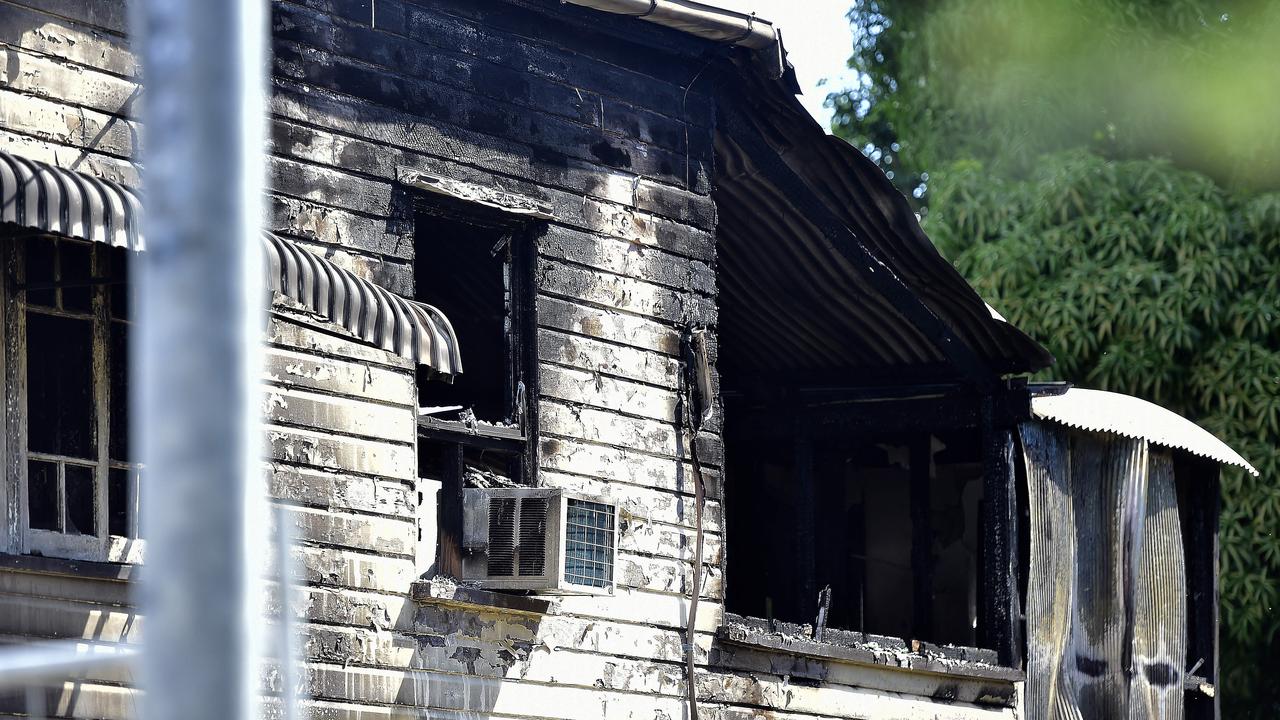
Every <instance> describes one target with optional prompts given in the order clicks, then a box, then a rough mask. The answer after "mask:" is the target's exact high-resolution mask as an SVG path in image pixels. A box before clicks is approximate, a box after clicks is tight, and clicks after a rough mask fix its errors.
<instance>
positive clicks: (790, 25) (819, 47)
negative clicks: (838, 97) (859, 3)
mask: <svg viewBox="0 0 1280 720" xmlns="http://www.w3.org/2000/svg"><path fill="white" fill-rule="evenodd" d="M711 4H714V5H717V6H719V7H724V8H729V9H731V10H737V11H738V12H746V13H749V12H754V13H755V14H756V16H758V17H760V18H763V19H765V20H768V21H770V22H772V23H773V24H774V26H775V27H778V28H780V29H781V30H782V44H783V46H784V47H786V49H787V56H788V57H789V58H790V59H791V64H792V65H794V66H795V68H796V76H797V78H799V80H800V87H801V88H802V89H803V90H804V94H803V95H801V96H800V101H801V102H802V103H804V106H805V108H806V109H807V110H808V111H809V114H810V115H813V116H814V118H816V119H817V120H818V122H819V123H821V124H822V126H823V127H827V128H829V127H830V126H831V111H830V110H827V109H824V108H823V107H822V101H823V100H825V99H826V97H827V93H829V92H832V91H834V90H839V89H841V88H844V87H848V86H850V85H852V84H853V78H854V75H853V73H852V72H851V71H850V70H849V69H848V68H847V67H846V65H845V63H846V62H847V61H848V60H849V54H850V52H852V50H853V34H852V32H851V31H850V29H849V21H848V20H846V19H845V14H846V13H848V12H849V6H850V5H852V4H853V3H852V0H711ZM824 79H825V80H826V81H827V83H826V85H824V86H819V82H820V81H822V80H824Z"/></svg>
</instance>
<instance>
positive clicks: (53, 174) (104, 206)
mask: <svg viewBox="0 0 1280 720" xmlns="http://www.w3.org/2000/svg"><path fill="white" fill-rule="evenodd" d="M0 222H9V223H15V224H17V225H21V226H23V227H30V228H37V229H40V230H45V231H47V232H51V233H57V234H59V235H66V236H68V237H74V238H81V239H83V240H92V241H94V242H103V243H107V244H109V245H114V246H116V247H123V248H129V249H131V250H141V249H142V202H141V200H140V199H139V198H138V195H137V193H135V192H134V191H133V190H130V189H129V188H126V187H124V186H123V185H120V184H119V183H115V182H112V181H110V180H103V179H101V178H96V177H93V176H91V175H85V174H82V173H78V172H72V171H69V170H63V169H62V168H59V167H55V166H53V165H49V164H48V163H42V162H38V161H35V160H28V159H26V158H23V157H18V156H17V155H11V154H9V153H7V152H4V151H0Z"/></svg>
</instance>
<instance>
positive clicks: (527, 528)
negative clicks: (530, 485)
mask: <svg viewBox="0 0 1280 720" xmlns="http://www.w3.org/2000/svg"><path fill="white" fill-rule="evenodd" d="M519 565H520V574H521V575H522V576H531V575H534V576H536V575H542V574H543V573H545V572H546V571H547V498H545V497H527V498H523V499H521V500H520V562H519Z"/></svg>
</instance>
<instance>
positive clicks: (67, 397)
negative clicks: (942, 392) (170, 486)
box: [4, 233, 141, 562]
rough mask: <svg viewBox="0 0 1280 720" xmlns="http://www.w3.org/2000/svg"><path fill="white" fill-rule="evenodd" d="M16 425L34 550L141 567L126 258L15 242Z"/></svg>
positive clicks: (12, 383) (10, 316)
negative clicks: (131, 427) (130, 406)
mask: <svg viewBox="0 0 1280 720" xmlns="http://www.w3.org/2000/svg"><path fill="white" fill-rule="evenodd" d="M4 249H5V251H6V253H7V255H8V262H7V265H8V272H7V273H6V276H7V277H6V285H7V292H6V293H5V306H6V309H5V318H6V321H5V338H6V342H5V345H6V348H5V352H6V365H7V366H8V370H7V378H6V392H7V394H8V397H9V407H11V408H14V407H16V408H17V409H18V413H17V414H16V416H10V417H9V418H7V420H8V423H7V434H8V441H9V444H10V447H11V448H14V449H15V450H16V453H17V455H18V456H19V457H21V458H22V461H21V462H20V463H19V464H17V465H11V468H14V469H15V471H16V472H17V473H19V477H17V478H10V482H11V487H12V486H14V485H13V483H16V489H17V492H16V493H14V497H16V498H18V499H19V504H20V505H21V508H20V509H21V516H22V518H23V523H22V530H23V534H22V537H21V539H20V541H19V543H17V544H18V545H19V546H20V547H21V548H22V550H23V551H25V552H28V553H32V554H42V555H51V556H58V557H67V558H72V559H81V560H106V561H115V562H123V561H136V560H138V559H140V553H141V549H140V544H139V543H137V542H135V541H136V540H137V538H138V512H137V510H138V505H137V502H138V492H137V488H138V476H139V467H138V465H137V463H135V462H134V458H133V456H132V454H131V451H130V447H129V437H128V425H129V423H128V415H127V412H126V409H127V405H128V380H127V368H128V340H127V338H128V332H129V328H130V325H131V321H130V315H129V311H128V306H129V301H130V299H129V296H128V292H129V285H128V283H127V278H126V251H125V250H123V249H120V248H112V247H108V246H106V245H103V244H100V243H90V242H85V241H81V240H73V239H69V238H61V237H52V236H42V235H31V234H25V233H24V234H23V235H21V236H18V235H16V234H10V236H9V237H6V238H4Z"/></svg>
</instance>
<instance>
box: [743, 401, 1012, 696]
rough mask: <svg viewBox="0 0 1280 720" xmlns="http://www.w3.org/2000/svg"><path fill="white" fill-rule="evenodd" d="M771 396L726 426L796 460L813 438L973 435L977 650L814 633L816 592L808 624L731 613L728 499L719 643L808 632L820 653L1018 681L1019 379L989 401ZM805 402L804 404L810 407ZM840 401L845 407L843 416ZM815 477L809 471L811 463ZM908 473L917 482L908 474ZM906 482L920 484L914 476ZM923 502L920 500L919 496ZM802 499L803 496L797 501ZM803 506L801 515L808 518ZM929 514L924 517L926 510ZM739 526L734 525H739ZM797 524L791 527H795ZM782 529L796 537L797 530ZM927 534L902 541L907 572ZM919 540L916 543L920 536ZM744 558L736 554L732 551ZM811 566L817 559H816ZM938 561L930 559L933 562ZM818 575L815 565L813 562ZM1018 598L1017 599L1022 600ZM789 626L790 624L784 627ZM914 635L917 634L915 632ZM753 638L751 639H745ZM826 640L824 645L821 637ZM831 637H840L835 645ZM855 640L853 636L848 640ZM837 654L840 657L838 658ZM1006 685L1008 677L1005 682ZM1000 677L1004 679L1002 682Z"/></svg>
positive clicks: (813, 536) (856, 631)
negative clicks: (927, 660) (996, 673)
mask: <svg viewBox="0 0 1280 720" xmlns="http://www.w3.org/2000/svg"><path fill="white" fill-rule="evenodd" d="M772 393H773V394H774V397H772V398H770V399H769V401H768V409H764V410H757V411H751V412H744V411H743V410H742V409H741V408H737V409H735V408H732V407H728V406H729V403H728V402H726V403H725V405H726V406H727V407H726V409H725V424H726V426H727V427H728V426H730V425H738V424H739V423H743V422H744V421H746V422H747V423H752V424H755V425H756V426H757V427H758V428H765V429H764V430H763V431H753V433H752V435H753V439H754V440H761V439H763V438H764V437H765V436H770V435H771V436H772V437H774V438H775V439H779V438H781V439H784V440H786V442H788V443H791V444H790V445H788V446H787V447H788V448H789V450H788V451H789V452H795V454H796V455H797V457H798V458H799V457H809V458H811V457H812V453H811V452H810V453H808V454H806V453H805V452H804V451H803V446H804V445H805V444H806V443H810V444H812V443H813V442H815V441H817V440H818V439H819V438H822V437H826V438H828V439H829V438H830V437H832V436H833V434H834V433H845V434H851V433H862V434H870V435H876V434H881V433H884V432H886V431H887V432H890V433H906V434H922V433H923V434H924V435H925V436H926V437H927V436H929V435H932V434H935V433H937V432H940V431H942V432H945V431H952V430H969V431H976V432H977V434H978V436H979V441H980V443H981V448H980V449H979V455H980V458H981V466H982V474H981V478H980V480H979V482H980V483H981V485H982V499H981V502H980V504H979V508H978V522H979V528H978V536H979V541H980V544H979V548H978V558H977V560H978V566H977V567H976V568H975V574H976V580H977V582H978V583H979V585H980V587H979V601H978V606H977V612H978V623H979V624H978V627H977V629H976V631H977V635H978V642H977V643H976V644H975V645H956V646H943V645H939V644H937V643H935V642H933V641H932V640H931V639H929V638H922V637H909V636H908V637H902V638H898V637H894V636H887V635H882V634H878V633H877V631H876V628H874V627H866V626H863V627H861V628H849V627H843V626H839V625H819V624H818V618H819V617H820V616H823V617H825V615H826V613H825V612H823V613H819V608H818V598H819V595H818V593H817V590H818V589H820V588H819V586H818V585H819V584H818V583H816V581H815V587H814V593H813V597H814V604H813V607H814V613H813V615H814V617H810V618H795V619H790V618H787V619H783V618H775V617H763V618H762V617H758V616H752V615H741V614H738V613H736V612H735V611H734V610H733V609H732V608H731V607H730V603H731V601H730V595H732V593H733V588H734V576H733V572H732V570H733V569H737V570H741V568H733V569H731V568H730V567H729V566H728V558H729V557H732V554H733V549H732V548H731V547H728V545H729V544H731V543H733V540H732V539H731V538H732V537H734V536H735V535H736V533H735V526H734V521H735V518H733V517H730V516H729V514H728V513H729V507H730V503H732V500H731V499H726V500H725V503H726V505H725V513H726V514H725V518H724V525H725V537H726V540H725V542H726V546H727V547H726V549H727V550H729V552H728V553H726V557H725V558H723V559H722V561H721V570H722V572H723V576H724V583H725V606H726V613H727V617H728V621H727V622H728V623H729V624H728V625H726V626H724V627H723V628H722V633H721V634H722V635H725V636H726V637H728V638H731V637H732V636H734V634H735V632H736V629H735V627H734V625H735V624H739V625H740V624H743V623H745V624H747V625H752V624H756V625H760V624H763V625H762V626H763V627H774V628H777V627H782V626H794V627H797V628H799V627H809V628H811V629H812V634H813V638H814V640H815V642H816V643H817V644H818V645H821V644H824V643H825V644H831V645H832V646H833V647H839V646H857V647H862V646H865V645H868V644H870V645H878V646H884V647H901V648H902V649H903V650H904V651H907V652H912V653H922V652H927V653H932V654H937V655H940V656H945V657H948V658H949V659H951V660H953V661H959V662H953V663H952V664H951V665H950V670H949V672H950V671H954V673H955V674H959V675H971V676H974V677H986V676H987V674H988V673H989V671H988V670H987V668H1000V669H1002V670H1007V671H1010V672H1013V673H1021V672H1022V669H1023V664H1024V663H1023V653H1024V647H1023V644H1024V642H1025V641H1024V638H1025V629H1024V624H1025V618H1024V613H1023V608H1024V607H1025V596H1024V594H1025V584H1024V583H1025V574H1026V567H1027V566H1026V560H1025V558H1020V557H1018V548H1019V544H1020V543H1019V540H1020V537H1021V536H1022V535H1023V534H1024V533H1023V530H1022V526H1023V520H1022V510H1023V508H1024V506H1025V497H1024V495H1025V493H1024V491H1023V490H1021V489H1020V485H1021V484H1022V483H1023V480H1022V478H1021V476H1020V469H1021V463H1020V462H1019V461H1018V459H1017V457H1016V453H1017V452H1018V443H1017V437H1016V435H1017V433H1016V425H1017V423H1018V422H1020V421H1022V420H1024V419H1027V418H1029V417H1030V395H1029V394H1028V389H1027V386H1026V382H1025V380H1022V379H1014V380H1011V381H1009V382H1008V384H1007V385H1005V386H1004V387H1002V388H999V389H997V390H996V391H995V392H994V393H993V394H990V395H980V394H975V393H972V392H970V391H966V390H965V389H964V388H963V387H960V386H956V385H950V384H936V383H920V384H907V385H900V386H878V387H835V386H825V387H823V388H817V387H807V386H791V387H787V388H776V389H775V390H774V391H772ZM810 395H811V396H813V398H821V400H822V401H821V402H817V403H809V402H805V401H804V400H803V399H802V398H803V397H804V396H810ZM731 396H737V397H738V398H739V399H741V398H742V393H741V391H740V390H738V389H730V390H728V391H727V392H726V399H730V397H731ZM813 398H811V399H813ZM841 402H843V403H844V407H843V408H840V405H841ZM725 445H726V448H725V455H726V467H725V474H726V488H725V493H726V495H729V494H730V493H732V492H734V491H735V490H737V491H739V492H744V491H748V489H747V488H744V487H741V486H739V485H738V483H736V482H735V477H736V476H735V475H734V472H733V471H734V467H733V464H732V461H731V460H730V459H729V458H730V457H731V455H732V453H733V452H734V442H733V439H732V438H731V437H730V436H728V435H727V436H726V442H725ZM809 465H810V467H808V470H810V473H809V474H810V475H812V470H813V468H812V466H811V465H812V463H811V461H810V463H809ZM802 467H803V465H797V467H796V468H795V469H794V470H793V472H794V473H795V475H794V476H793V477H792V482H793V485H794V487H795V489H796V492H805V490H806V488H807V490H808V491H809V492H810V493H811V494H812V497H811V498H809V501H808V508H807V509H808V510H812V508H813V506H814V505H815V504H816V503H817V502H820V501H821V499H820V498H819V497H818V494H817V492H816V491H817V488H816V484H815V483H814V481H813V478H812V477H810V478H809V480H808V481H805V480H804V479H802V478H800V477H799V475H801V474H803V473H802V470H801V468H802ZM913 475H914V474H913ZM912 480H913V481H915V482H917V483H918V482H919V481H918V480H916V478H914V477H913V478H912ZM925 500H926V502H927V497H926V498H925ZM800 501H803V498H801V499H800ZM911 503H912V505H911V512H912V513H919V512H921V511H922V508H921V507H920V506H919V505H918V503H917V502H916V501H915V499H914V497H913V499H912V500H911ZM805 510H806V509H805V508H800V510H799V511H801V512H803V511H805ZM924 512H925V513H926V514H927V512H928V511H927V510H924ZM738 519H739V520H740V519H741V518H738ZM793 524H794V523H793ZM793 524H788V525H787V527H789V528H792V531H793V532H798V533H802V534H803V533H804V531H802V530H798V529H797V528H799V525H798V524H796V525H795V526H794V527H793ZM819 529H820V528H818V527H817V525H816V524H815V525H814V526H813V527H812V528H811V529H810V530H809V531H808V532H807V534H808V535H809V541H810V542H811V543H812V544H813V546H814V547H813V549H811V550H810V551H809V553H808V555H814V554H815V553H816V551H817V546H818V545H819V544H821V542H822V537H821V533H820V532H818V530H819ZM932 532H933V530H932V528H930V527H928V526H927V525H926V526H925V527H923V528H921V527H916V526H914V525H913V528H912V533H911V535H910V536H909V537H908V538H907V541H908V544H909V549H910V551H911V553H912V556H913V557H912V560H913V562H912V565H913V569H914V565H915V562H916V560H917V559H919V557H920V556H918V555H917V554H916V552H915V547H914V545H915V542H916V540H917V538H919V539H923V540H926V541H927V542H929V543H932V539H933V535H932ZM917 533H919V535H917ZM738 552H739V554H740V553H741V548H740V549H739V550H738ZM815 560H816V559H815ZM935 560H936V559H935ZM932 567H933V566H932V565H931V566H930V571H929V573H928V574H927V575H926V576H924V578H923V579H922V577H921V575H920V574H919V573H913V580H914V581H915V585H914V587H913V588H912V593H913V595H915V596H916V597H917V598H919V597H921V596H922V595H924V596H932V586H931V584H930V583H931V582H932V579H933V578H932ZM1001 567H1004V568H1008V570H1009V572H1008V573H1000V572H999V571H998V570H999V568H1001ZM815 569H816V564H815ZM1020 590H1021V592H1020ZM788 620H794V621H793V622H788ZM919 622H920V619H919V617H918V616H917V617H916V618H913V625H918V624H919ZM913 634H914V631H913ZM747 635H748V636H752V635H753V634H752V633H747ZM824 638H825V639H824ZM837 638H838V639H837ZM852 638H859V639H857V640H854V639H852ZM740 642H742V643H744V644H747V645H754V644H757V642H756V641H755V640H750V639H748V640H742V641H740ZM836 652H838V651H836ZM1009 677H1013V676H1009ZM1002 679H1009V678H1008V677H1003V676H1002Z"/></svg>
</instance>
